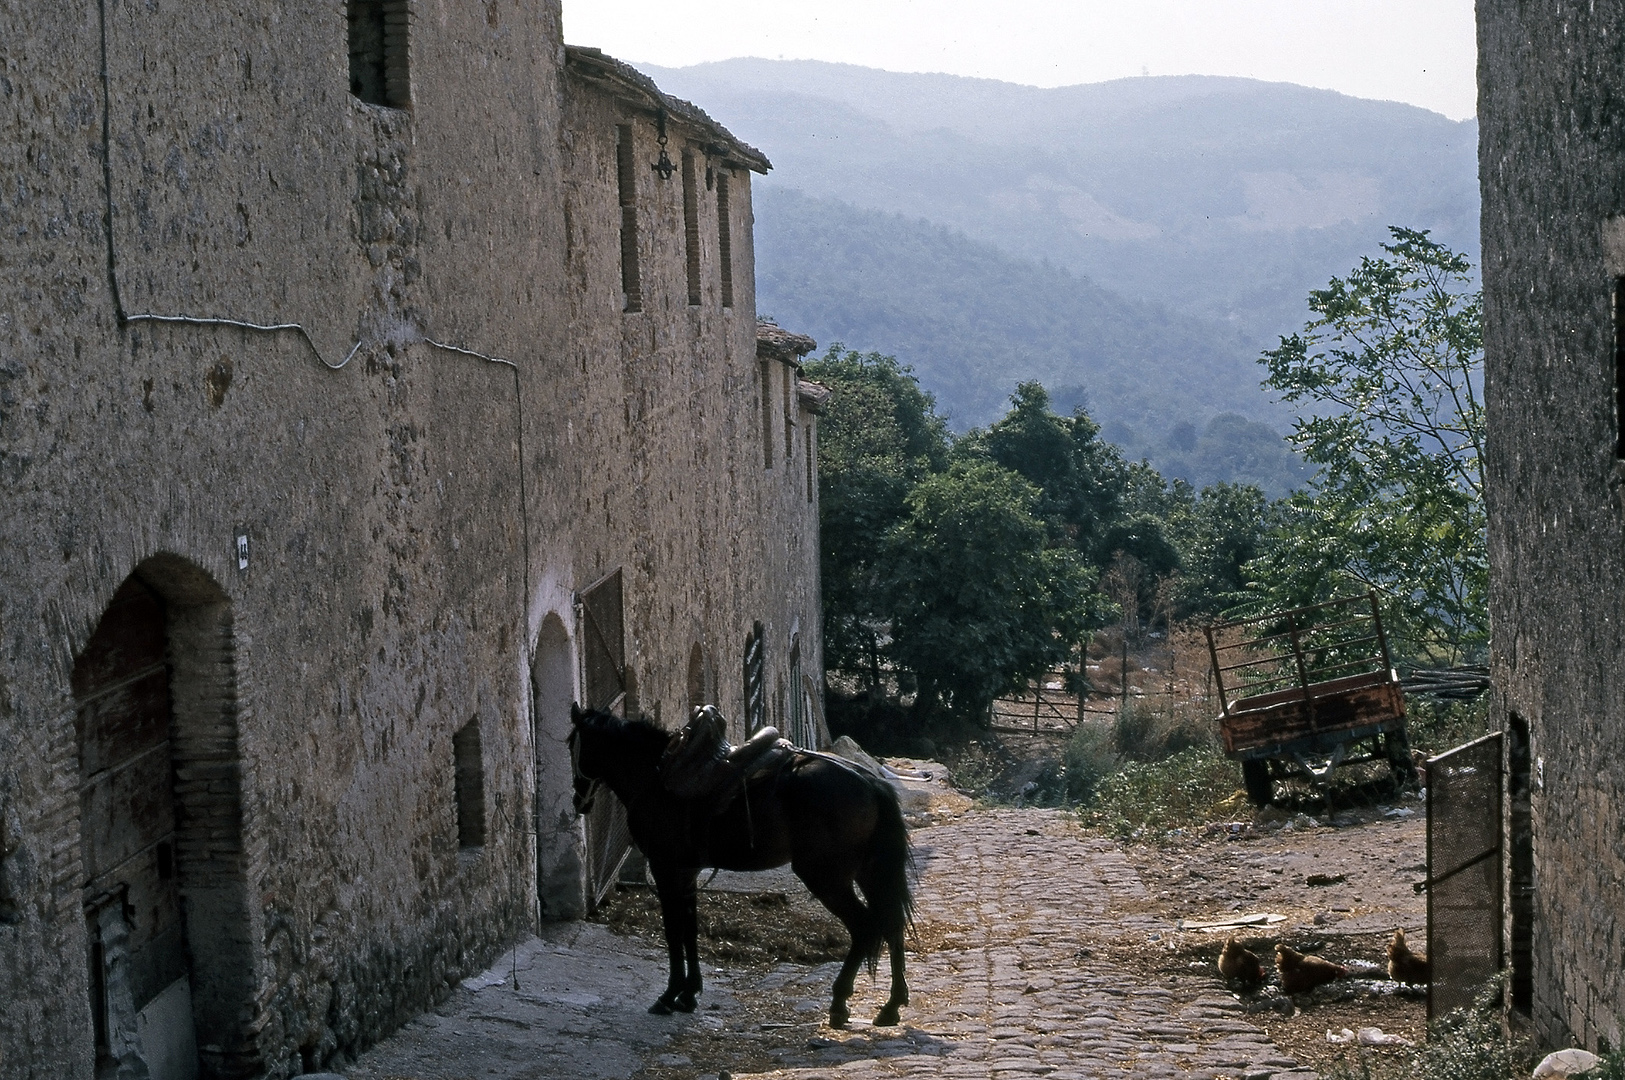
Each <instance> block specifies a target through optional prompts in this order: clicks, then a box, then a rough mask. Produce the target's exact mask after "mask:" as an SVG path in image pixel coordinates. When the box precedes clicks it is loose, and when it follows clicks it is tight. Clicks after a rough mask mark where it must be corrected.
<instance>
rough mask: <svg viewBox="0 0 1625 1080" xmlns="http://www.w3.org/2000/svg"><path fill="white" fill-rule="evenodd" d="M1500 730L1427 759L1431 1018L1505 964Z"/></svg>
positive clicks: (1462, 1003)
mask: <svg viewBox="0 0 1625 1080" xmlns="http://www.w3.org/2000/svg"><path fill="white" fill-rule="evenodd" d="M1501 786H1502V785H1501V733H1500V732H1495V733H1494V734H1492V735H1486V736H1484V737H1483V738H1481V739H1475V740H1473V741H1472V742H1470V743H1466V744H1464V745H1462V746H1458V747H1456V748H1455V749H1454V750H1450V751H1447V752H1445V753H1443V754H1440V755H1439V756H1438V757H1436V758H1431V759H1430V760H1429V761H1428V800H1427V801H1428V806H1427V811H1428V958H1429V962H1430V963H1431V964H1432V975H1433V981H1432V983H1431V984H1430V985H1429V986H1428V1019H1429V1020H1433V1019H1436V1018H1437V1017H1440V1016H1443V1015H1444V1014H1445V1013H1447V1012H1449V1011H1450V1010H1451V1009H1457V1008H1464V1007H1467V1006H1470V1005H1472V1003H1473V996H1474V995H1475V994H1476V993H1477V992H1478V991H1479V990H1480V989H1481V988H1482V987H1483V985H1484V982H1485V981H1486V980H1487V979H1489V978H1490V977H1491V976H1493V975H1494V974H1495V973H1496V972H1498V971H1500V970H1501Z"/></svg>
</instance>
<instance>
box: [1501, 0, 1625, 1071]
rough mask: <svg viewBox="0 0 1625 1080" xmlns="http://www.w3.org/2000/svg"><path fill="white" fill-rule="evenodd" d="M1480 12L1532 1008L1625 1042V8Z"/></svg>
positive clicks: (1512, 723) (1504, 659)
mask: <svg viewBox="0 0 1625 1080" xmlns="http://www.w3.org/2000/svg"><path fill="white" fill-rule="evenodd" d="M1478 20H1479V121H1480V125H1481V128H1480V150H1479V168H1480V179H1481V183H1482V186H1483V195H1484V199H1483V246H1484V266H1483V273H1484V286H1485V333H1486V394H1485V396H1486V407H1487V410H1488V429H1489V439H1490V442H1489V447H1488V454H1487V460H1486V484H1487V489H1488V503H1489V511H1490V559H1491V575H1492V576H1491V605H1492V607H1491V621H1492V626H1493V628H1494V630H1493V634H1494V641H1493V653H1492V659H1493V672H1494V691H1493V693H1494V698H1493V701H1494V704H1493V708H1494V710H1495V713H1496V714H1497V717H1498V719H1499V720H1500V721H1501V724H1502V726H1503V728H1504V729H1505V730H1507V731H1509V732H1511V733H1512V734H1513V736H1514V737H1512V738H1510V739H1509V740H1508V744H1509V746H1511V747H1512V748H1513V752H1512V757H1513V760H1511V761H1510V762H1509V765H1510V766H1511V771H1512V775H1513V776H1514V782H1513V784H1512V785H1511V796H1512V798H1511V799H1510V800H1509V802H1510V803H1511V808H1512V813H1511V814H1510V815H1509V817H1510V820H1509V829H1508V835H1509V840H1510V841H1511V846H1512V851H1511V852H1510V854H1511V856H1512V858H1510V859H1509V865H1510V866H1512V867H1513V871H1514V872H1513V876H1512V877H1511V879H1510V880H1509V881H1508V897H1509V900H1510V901H1511V903H1510V904H1509V908H1510V910H1511V911H1512V912H1513V918H1512V919H1511V920H1510V925H1509V927H1508V935H1507V937H1508V946H1509V956H1510V959H1511V961H1512V967H1513V976H1514V978H1513V987H1514V995H1515V1001H1514V1004H1515V1005H1516V1006H1518V1007H1520V1008H1526V1009H1527V1010H1528V1011H1529V1012H1530V1014H1531V1015H1532V1018H1533V1020H1534V1022H1535V1025H1536V1028H1537V1030H1538V1031H1539V1033H1540V1034H1541V1036H1542V1037H1543V1038H1545V1039H1547V1040H1548V1041H1551V1042H1566V1041H1568V1040H1569V1039H1570V1038H1573V1039H1575V1040H1578V1041H1579V1042H1581V1043H1583V1044H1584V1045H1586V1046H1589V1047H1592V1048H1596V1047H1597V1046H1598V1045H1599V1044H1600V1043H1601V1042H1602V1041H1603V1040H1606V1041H1607V1042H1608V1044H1609V1045H1611V1046H1614V1047H1618V1046H1620V1045H1621V1038H1622V1035H1625V1032H1622V1030H1621V1023H1622V1021H1625V981H1622V980H1621V978H1620V972H1621V971H1625V905H1622V904H1621V901H1620V896H1621V889H1622V886H1625V824H1622V821H1621V818H1622V816H1625V722H1622V720H1621V717H1622V716H1625V678H1622V677H1621V673H1620V671H1621V669H1620V663H1619V661H1620V657H1621V656H1622V655H1625V638H1622V629H1625V626H1622V620H1621V618H1620V603H1621V599H1622V598H1625V513H1622V506H1621V492H1622V487H1621V482H1622V479H1625V469H1622V467H1621V459H1620V457H1619V452H1618V449H1617V448H1618V446H1619V438H1620V430H1619V424H1620V421H1619V418H1618V411H1617V410H1618V405H1617V402H1618V400H1619V399H1618V393H1619V384H1618V379H1619V377H1620V374H1619V366H1618V365H1619V363H1620V362H1619V359H1618V357H1619V355H1620V352H1619V342H1620V340H1621V338H1620V336H1619V330H1618V325H1617V324H1618V320H1619V319H1620V318H1621V317H1622V316H1621V315H1620V310H1621V309H1620V307H1619V290H1618V287H1617V283H1618V282H1619V280H1620V279H1621V277H1622V276H1625V243H1621V242H1620V241H1622V240H1625V227H1622V225H1625V223H1622V221H1621V218H1622V216H1625V141H1622V139H1621V134H1622V131H1621V126H1620V125H1621V113H1620V111H1619V103H1620V102H1621V101H1622V100H1625V38H1622V37H1621V35H1620V32H1619V28H1620V27H1621V26H1622V25H1625V4H1622V3H1620V2H1619V0H1599V2H1596V3H1578V2H1566V0H1565V2H1553V3H1546V4H1528V3H1521V2H1515V0H1481V2H1480V3H1479V5H1478ZM1525 730H1526V731H1527V732H1528V740H1527V743H1525V741H1524V739H1523V737H1522V732H1523V731H1525ZM1525 747H1527V749H1526V751H1525V749H1524V748H1525ZM1525 753H1526V754H1527V762H1528V765H1527V774H1528V776H1529V781H1530V782H1529V783H1528V784H1527V785H1524V784H1522V783H1520V782H1519V781H1518V779H1517V777H1518V776H1519V774H1520V772H1521V769H1522V767H1523V759H1524V757H1525ZM1520 802H1523V803H1524V804H1525V805H1526V807H1527V818H1526V819H1525V820H1526V822H1527V824H1525V821H1524V820H1519V818H1518V817H1517V814H1516V812H1517V810H1518V807H1519V804H1520ZM1520 845H1523V847H1524V850H1525V852H1526V853H1527V859H1526V865H1527V867H1528V868H1529V869H1528V870H1526V871H1520V870H1519V869H1518V866H1519V863H1520V858H1519V855H1520V852H1519V848H1520ZM1520 878H1521V880H1520ZM1520 911H1523V912H1526V913H1527V914H1526V915H1524V914H1520ZM1520 980H1521V982H1520ZM1520 986H1521V987H1522V989H1519V988H1520ZM1517 998H1522V999H1523V1000H1516V999H1517Z"/></svg>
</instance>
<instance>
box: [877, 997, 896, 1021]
mask: <svg viewBox="0 0 1625 1080" xmlns="http://www.w3.org/2000/svg"><path fill="white" fill-rule="evenodd" d="M895 1023H897V1006H896V1005H893V1004H891V1003H890V1002H888V1003H887V1004H885V1005H882V1006H881V1007H880V1011H879V1012H877V1013H875V1027H891V1026H892V1025H893V1024H895Z"/></svg>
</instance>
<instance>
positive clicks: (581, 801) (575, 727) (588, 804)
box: [569, 701, 601, 814]
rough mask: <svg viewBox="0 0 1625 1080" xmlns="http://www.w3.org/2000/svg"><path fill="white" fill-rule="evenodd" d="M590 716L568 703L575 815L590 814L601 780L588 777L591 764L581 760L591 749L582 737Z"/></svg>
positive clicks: (588, 755)
mask: <svg viewBox="0 0 1625 1080" xmlns="http://www.w3.org/2000/svg"><path fill="white" fill-rule="evenodd" d="M590 719H591V718H590V714H588V713H586V712H583V711H582V709H581V706H580V705H578V704H576V703H575V702H573V701H572V702H571V703H570V739H569V743H570V773H571V781H572V783H573V784H574V786H575V809H576V813H577V814H587V813H591V812H592V803H593V799H594V798H596V797H597V795H598V785H599V784H600V783H601V780H600V779H599V778H598V777H596V776H593V775H590V774H589V772H588V770H589V769H591V768H592V763H585V767H583V766H584V762H583V759H584V758H586V757H590V756H591V754H590V753H589V750H590V749H591V748H589V747H587V746H586V745H584V744H585V743H587V742H590V741H591V740H590V739H584V738H583V737H582V731H583V730H584V729H588V728H589V724H590Z"/></svg>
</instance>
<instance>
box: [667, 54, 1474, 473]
mask: <svg viewBox="0 0 1625 1080" xmlns="http://www.w3.org/2000/svg"><path fill="white" fill-rule="evenodd" d="M643 70H645V71H647V72H648V73H649V74H650V75H651V76H653V77H654V78H655V79H656V80H657V81H658V82H659V83H660V85H661V86H662V88H663V89H665V90H666V91H668V92H670V93H673V94H675V95H677V96H679V97H685V98H690V99H692V100H695V101H697V102H699V103H701V104H702V105H703V107H704V108H705V109H706V110H707V111H708V112H710V113H711V114H712V115H713V116H715V117H716V118H717V119H718V120H719V121H721V122H722V123H723V124H725V125H727V126H728V127H729V128H730V130H732V131H733V132H734V133H735V134H737V135H738V136H739V137H741V138H743V139H744V140H746V141H747V142H750V143H752V144H753V145H755V146H758V147H760V148H761V149H762V150H763V151H764V152H765V153H766V154H767V155H768V157H769V158H771V159H772V161H773V164H774V171H773V172H772V173H771V174H769V175H768V176H767V177H765V178H763V179H762V180H760V181H758V187H757V192H758V195H757V234H758V238H759V252H758V263H757V268H758V277H759V293H758V301H759V305H760V307H761V310H763V311H767V312H772V313H774V314H777V315H779V316H780V317H781V318H782V319H784V320H786V321H787V322H789V321H795V322H796V324H797V328H798V329H809V330H812V331H813V332H815V333H825V334H828V333H831V332H836V331H838V334H837V336H839V337H840V338H841V339H842V340H845V341H846V343H847V344H848V345H851V346H853V347H856V348H868V347H883V348H886V349H887V351H892V352H895V353H896V354H897V355H898V356H899V357H902V358H904V359H906V360H909V361H910V362H912V363H914V364H915V365H916V367H917V368H918V369H919V371H920V373H921V375H922V381H923V382H924V384H925V385H926V387H927V388H928V389H931V390H933V391H935V392H936V393H937V394H938V396H939V399H940V400H941V401H942V403H943V405H944V406H945V407H946V408H947V409H948V410H949V411H950V412H952V413H953V414H954V416H955V418H956V420H957V422H958V423H959V424H961V425H963V424H967V423H985V422H987V421H988V420H990V419H992V418H993V417H995V416H996V415H998V413H999V412H1000V411H1001V410H1002V402H1003V398H1004V395H1005V394H1007V393H1008V390H1009V388H1010V387H1011V386H1013V385H1014V382H1015V381H1016V380H1017V378H1020V377H1039V378H1042V379H1043V380H1044V381H1045V382H1046V384H1047V385H1051V386H1052V387H1054V386H1071V387H1076V386H1080V385H1081V386H1082V387H1083V388H1084V391H1085V392H1086V394H1087V397H1088V399H1089V401H1090V403H1091V405H1092V407H1093V408H1094V410H1095V411H1096V412H1097V413H1098V414H1099V415H1100V418H1101V419H1102V420H1103V421H1107V422H1109V423H1118V424H1120V425H1124V427H1123V428H1121V430H1123V431H1126V432H1127V434H1128V436H1129V437H1132V439H1134V440H1139V443H1138V445H1139V446H1140V447H1141V449H1142V450H1143V452H1145V453H1148V454H1150V455H1151V457H1152V459H1153V460H1154V461H1158V462H1159V463H1167V464H1169V465H1174V464H1176V463H1179V462H1183V463H1184V464H1183V465H1180V467H1181V468H1186V469H1187V470H1189V469H1192V468H1196V467H1197V465H1193V464H1192V463H1191V457H1190V454H1191V452H1192V451H1190V450H1189V448H1188V447H1185V448H1180V447H1175V446H1172V445H1164V444H1163V443H1161V442H1159V440H1160V439H1161V438H1162V435H1161V434H1159V432H1160V431H1161V430H1171V429H1172V428H1173V427H1174V426H1175V425H1176V424H1180V423H1185V424H1191V423H1194V424H1195V425H1196V427H1197V428H1198V430H1203V429H1205V427H1206V425H1207V424H1208V423H1209V422H1210V421H1211V420H1212V419H1213V418H1214V417H1215V416H1216V415H1218V414H1220V413H1225V412H1233V413H1236V414H1238V415H1240V416H1242V417H1246V418H1249V419H1251V420H1254V421H1263V422H1265V423H1268V424H1270V425H1271V426H1273V427H1274V428H1275V429H1276V430H1284V427H1285V424H1286V422H1287V420H1288V416H1287V415H1286V414H1285V413H1284V412H1283V410H1282V409H1281V408H1280V407H1279V406H1277V405H1275V404H1274V403H1272V402H1270V401H1269V400H1268V399H1267V398H1266V397H1265V395H1264V394H1263V393H1262V391H1260V390H1259V389H1258V381H1259V375H1260V372H1259V370H1258V368H1257V366H1256V364H1254V363H1253V361H1254V360H1255V359H1256V357H1257V356H1258V354H1259V352H1260V351H1261V350H1262V349H1264V348H1268V347H1271V346H1273V345H1274V344H1275V343H1276V341H1277V339H1278V337H1279V335H1281V334H1284V333H1290V332H1292V331H1294V330H1297V329H1299V328H1301V327H1302V325H1303V322H1304V320H1305V318H1306V317H1307V308H1306V307H1305V302H1304V301H1305V297H1306V295H1307V293H1308V291H1309V290H1310V289H1312V288H1319V287H1321V286H1324V284H1325V283H1326V281H1327V280H1328V279H1329V278H1330V277H1332V276H1333V275H1341V274H1344V273H1346V272H1347V271H1348V270H1349V269H1350V268H1351V267H1352V266H1354V265H1355V264H1356V263H1357V262H1358V260H1359V258H1360V257H1361V256H1362V255H1372V254H1376V253H1377V251H1378V245H1379V244H1380V243H1382V242H1383V241H1385V240H1386V239H1388V232H1387V226H1389V225H1390V224H1396V225H1405V226H1408V227H1412V228H1421V229H1429V230H1431V231H1432V233H1433V235H1434V237H1435V238H1436V239H1439V240H1442V241H1443V242H1445V243H1447V244H1449V245H1451V246H1452V247H1455V248H1456V249H1458V250H1462V251H1465V252H1466V253H1467V254H1468V255H1469V256H1470V257H1471V258H1473V259H1474V261H1475V262H1476V260H1477V255H1478V186H1477V151H1476V147H1477V124H1476V121H1472V120H1468V121H1463V122H1456V121H1452V120H1450V119H1448V118H1446V117H1443V116H1440V115H1438V114H1436V113H1430V112H1428V111H1426V110H1423V109H1419V108H1416V107H1414V106H1409V105H1403V104H1398V103H1394V102H1376V101H1365V100H1361V99H1357V98H1351V97H1347V96H1345V95H1342V94H1337V93H1334V92H1332V91H1326V90H1314V89H1309V88H1306V87H1301V86H1293V85H1290V84H1283V83H1265V82H1259V81H1255V80H1249V79H1235V78H1219V77H1206V76H1176V77H1156V78H1138V79H1119V80H1115V81H1112V82H1105V83H1094V84H1087V85H1081V86H1070V87H1061V88H1057V89H1040V88H1037V87H1030V86H1020V85H1016V84H1012V83H1003V82H998V81H995V80H989V79H969V78H962V77H959V76H951V75H915V74H898V73H894V72H885V71H877V70H874V69H870V68H862V67H856V66H852V65H842V64H828V63H822V62H815V61H772V60H755V59H742V60H728V61H722V62H719V63H713V64H702V65H697V66H695V67H689V68H675V69H673V68H658V67H647V66H645V67H643ZM793 192H799V193H801V194H802V195H804V196H806V197H807V198H802V199H796V198H792V197H790V196H791V195H792V193H793ZM865 210H866V211H876V212H880V214H881V215H882V217H884V218H887V220H884V221H882V220H881V219H879V218H866V217H862V216H861V215H859V216H857V217H854V214H855V213H856V212H857V211H865ZM891 215H901V217H890V216H891ZM922 222H928V223H930V225H931V226H938V227H945V228H947V229H949V230H952V231H954V232H957V233H960V234H963V236H964V237H966V238H968V239H970V240H972V241H976V242H977V243H976V244H975V245H972V246H965V245H956V244H954V243H952V242H950V241H949V240H948V239H946V238H944V237H935V238H933V237H930V236H927V235H926V234H925V233H922V232H920V230H921V229H924V230H925V232H926V233H929V232H930V228H929V227H928V226H926V225H923V224H922ZM852 229H856V230H857V232H856V235H858V236H862V237H866V238H868V242H870V243H873V244H877V245H891V246H892V247H893V248H894V250H892V251H890V252H880V251H872V252H864V251H862V250H860V248H859V245H857V243H856V242H855V240H854V237H853V236H843V235H840V232H841V231H842V230H852ZM835 252H840V253H841V256H840V259H836V258H834V257H833V253H835ZM906 253H912V258H914V259H915V261H914V262H909V260H908V259H907V258H904V255H905V254H906ZM995 255H997V256H1001V257H1000V258H995V257H994V256H995ZM1046 263H1047V264H1049V269H1045V264H1046ZM882 265H883V266H885V267H886V268H887V269H886V272H885V273H884V274H876V273H873V272H872V271H873V268H875V267H879V266H882ZM857 267H863V268H865V269H864V270H863V272H862V273H857V272H855V270H854V268H857ZM1057 270H1059V271H1064V272H1065V273H1066V274H1067V275H1069V276H1068V277H1066V278H1065V280H1067V281H1070V282H1072V284H1071V285H1070V286H1068V287H1069V288H1070V289H1071V290H1072V292H1073V293H1075V296H1073V297H1071V298H1070V299H1068V298H1067V297H1065V296H1063V295H1061V293H1058V292H1057V285H1056V282H1057V281H1060V280H1062V279H1061V278H1059V277H1058V276H1057V274H1056V271H1057ZM843 278H844V279H845V280H843ZM972 281H977V282H979V284H977V285H975V286H972V285H970V284H969V283H970V282H972ZM859 282H862V283H863V287H862V288H857V287H856V286H857V284H858V283H859ZM927 282H934V283H935V285H934V286H933V287H936V288H941V289H945V290H946V293H945V294H944V295H947V296H952V297H956V298H957V300H956V301H955V303H954V304H952V305H944V304H942V303H936V302H934V301H932V300H931V298H930V297H929V296H927V294H926V291H925V283H927ZM1023 289H1025V290H1027V300H1026V301H1022V300H1020V299H1019V297H1018V293H1019V292H1020V290H1023ZM1114 294H1115V296H1114ZM883 298H884V299H883ZM1024 308H1025V309H1026V310H1024ZM925 311H932V312H936V313H937V317H936V318H926V317H924V315H923V312H925ZM973 311H975V312H979V314H978V315H977V317H976V318H975V319H972V317H971V312H973ZM1051 324H1053V325H1051ZM825 327H827V328H829V329H828V330H825V329H824V328H825ZM950 327H952V328H955V329H954V330H953V331H952V332H949V328H950ZM1062 327H1064V328H1065V329H1064V330H1063V329H1062ZM972 342H974V343H975V344H974V347H973V346H972V344H971V343H972ZM1063 342H1065V344H1064V347H1063ZM950 357H952V358H953V359H950ZM1028 372H1031V373H1032V374H1025V373H1028ZM1040 372H1042V373H1040ZM1148 379H1149V380H1151V381H1152V383H1154V385H1148V383H1147V380H1148ZM1137 394H1138V395H1139V396H1140V397H1142V398H1143V399H1144V400H1143V401H1141V402H1140V403H1139V404H1136V403H1135V398H1136V395H1137ZM1176 402H1180V404H1177V405H1176ZM1158 409H1164V410H1166V409H1177V410H1178V411H1177V412H1173V413H1168V412H1164V413H1161V414H1157V410H1158ZM1216 430H1223V431H1234V430H1236V428H1235V425H1228V426H1227V425H1220V428H1219V429H1216ZM1185 442H1189V440H1188V438H1187V439H1185ZM1198 464H1199V463H1198Z"/></svg>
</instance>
